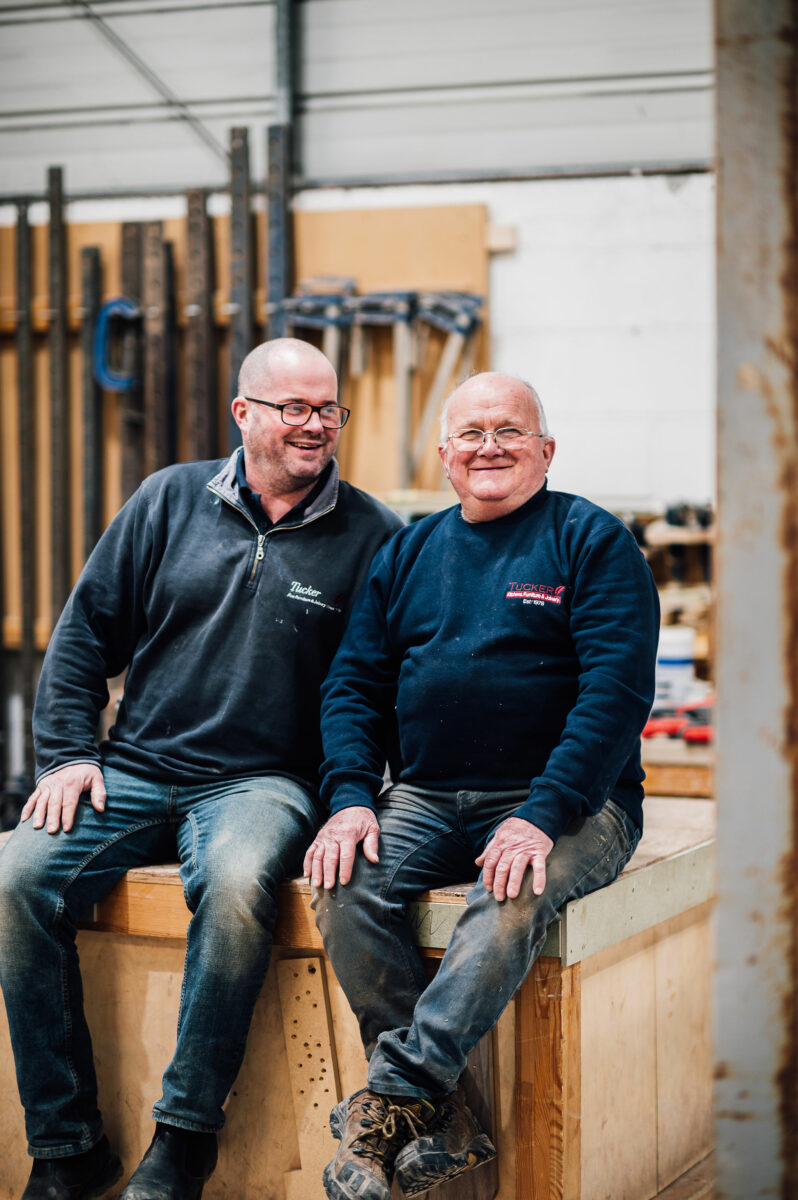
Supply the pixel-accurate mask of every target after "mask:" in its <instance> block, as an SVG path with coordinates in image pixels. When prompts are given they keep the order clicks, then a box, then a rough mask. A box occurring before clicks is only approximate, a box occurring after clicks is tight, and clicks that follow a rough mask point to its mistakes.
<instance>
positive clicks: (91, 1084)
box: [0, 768, 318, 1158]
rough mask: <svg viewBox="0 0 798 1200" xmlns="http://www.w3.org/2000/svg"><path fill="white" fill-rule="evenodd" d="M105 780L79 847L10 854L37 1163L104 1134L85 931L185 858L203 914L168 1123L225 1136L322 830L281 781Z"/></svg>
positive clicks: (167, 1079)
mask: <svg viewBox="0 0 798 1200" xmlns="http://www.w3.org/2000/svg"><path fill="white" fill-rule="evenodd" d="M104 776H105V786H106V789H107V792H108V799H107V803H106V809H105V812H103V813H97V812H95V811H94V809H93V808H92V806H91V804H90V803H89V799H88V796H82V797H81V801H80V804H79V806H78V812H77V814H76V817H75V823H74V826H73V828H72V830H71V831H70V832H69V833H64V832H63V830H62V831H60V832H59V833H56V834H50V833H47V832H46V830H44V829H34V828H33V824H32V821H26V822H25V823H24V824H20V825H19V826H18V827H17V828H16V830H15V831H14V833H13V835H12V836H11V838H10V839H9V840H8V842H7V844H6V846H5V848H4V849H3V851H2V853H0V986H2V990H3V994H4V997H5V1003H6V1010H7V1012H8V1022H9V1026H10V1030H11V1041H12V1045H13V1048H14V1058H15V1062H16V1068H17V1080H18V1084H19V1091H20V1097H21V1100H22V1103H23V1106H24V1108H25V1121H26V1130H27V1135H28V1149H29V1151H30V1153H31V1154H33V1155H34V1156H35V1157H37V1158H56V1157H59V1156H66V1155H72V1154H78V1153H80V1152H81V1151H83V1150H87V1149H89V1148H90V1147H91V1146H93V1145H94V1144H95V1143H96V1142H97V1141H98V1140H99V1138H100V1136H101V1133H102V1124H101V1119H100V1113H99V1110H98V1107H97V1081H96V1077H95V1073H94V1064H93V1059H92V1050H91V1041H90V1037H89V1030H88V1027H87V1025H86V1020H85V1017H84V1014H83V993H82V987H81V980H80V970H79V966H78V955H77V951H76V948H75V931H76V928H75V927H76V922H77V921H78V919H79V918H80V917H81V916H82V915H83V914H84V913H86V912H87V911H88V910H90V908H91V906H92V905H93V904H95V903H96V902H97V901H98V900H100V899H101V898H102V897H103V896H104V895H105V894H106V893H107V892H108V891H109V890H110V888H112V887H113V885H114V884H115V883H116V882H117V880H119V879H120V878H121V876H122V875H123V874H124V873H125V871H127V870H128V868H130V867H142V866H146V865H147V864H150V863H154V862H170V861H174V859H175V858H178V859H179V861H180V877H181V879H182V881H183V893H184V895H185V898H186V903H187V904H188V907H189V909H190V910H191V912H192V913H193V914H194V915H193V917H192V919H191V922H190V924H189V928H188V935H187V939H186V960H185V970H184V974H183V988H182V992H181V997H180V1013H179V1017H178V1025H177V1046H176V1049H175V1053H174V1057H173V1059H172V1061H171V1063H170V1064H169V1066H168V1067H167V1069H166V1073H165V1075H164V1077H163V1095H162V1097H161V1099H160V1100H159V1101H158V1103H157V1104H156V1106H155V1110H154V1113H153V1115H154V1117H155V1118H156V1120H159V1121H165V1122H167V1123H169V1124H171V1125H177V1126H180V1127H181V1128H183V1129H194V1130H200V1131H204V1132H211V1131H215V1130H217V1129H220V1128H221V1126H222V1125H223V1124H224V1114H223V1112H222V1104H223V1103H224V1100H225V1098H226V1096H227V1093H228V1091H229V1090H230V1088H231V1086H232V1084H233V1081H234V1079H235V1077H236V1075H237V1073H238V1070H239V1067H240V1066H241V1061H242V1059H243V1056H244V1048H245V1045H246V1040H247V1034H248V1032H249V1025H250V1021H251V1018H252V1011H253V1008H254V1006H255V1001H256V1000H257V997H258V993H259V991H260V988H261V985H262V984H263V980H264V978H265V976H266V971H267V968H268V965H269V957H270V953H271V946H272V932H273V928H274V919H275V901H276V894H277V887H278V885H279V883H280V882H281V881H282V880H283V879H284V878H285V877H286V876H287V875H290V874H298V873H299V872H300V870H301V863H302V855H303V852H304V850H305V847H306V846H307V844H308V842H309V841H310V840H311V839H312V837H313V834H314V832H315V829H316V826H317V824H318V811H317V808H316V805H315V803H314V800H313V798H312V796H311V795H310V794H309V793H308V792H306V791H305V790H304V789H303V788H302V787H300V786H299V784H297V783H295V782H293V781H292V780H289V779H284V778H282V777H279V776H273V775H272V776H257V777H251V778H247V779H238V780H234V781H230V780H227V781H225V782H218V783H205V784H202V785H200V786H191V787H184V786H170V785H169V784H161V783H153V782H151V781H149V780H144V779H139V778H137V777H135V776H133V775H129V774H127V773H125V772H122V771H118V770H113V769H111V768H106V769H105V771H104Z"/></svg>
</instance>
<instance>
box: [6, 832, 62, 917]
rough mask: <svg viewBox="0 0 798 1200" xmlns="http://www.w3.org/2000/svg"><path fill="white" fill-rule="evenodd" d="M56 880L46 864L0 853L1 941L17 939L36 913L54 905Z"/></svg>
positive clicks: (8, 847)
mask: <svg viewBox="0 0 798 1200" xmlns="http://www.w3.org/2000/svg"><path fill="white" fill-rule="evenodd" d="M52 889H53V879H52V875H51V873H50V872H48V871H47V869H46V865H45V864H43V863H40V862H39V861H38V860H37V859H35V858H33V859H31V858H30V857H28V856H23V855H19V854H15V853H12V852H10V843H9V845H8V846H7V847H6V849H5V850H4V851H3V853H2V854H0V938H4V937H6V936H9V937H13V936H14V934H15V932H17V933H18V932H19V930H20V929H21V927H22V926H23V925H24V924H25V921H26V918H27V917H29V916H30V914H31V913H33V912H35V911H36V910H41V909H42V908H43V907H44V906H46V905H48V904H51V903H52V901H51V896H52Z"/></svg>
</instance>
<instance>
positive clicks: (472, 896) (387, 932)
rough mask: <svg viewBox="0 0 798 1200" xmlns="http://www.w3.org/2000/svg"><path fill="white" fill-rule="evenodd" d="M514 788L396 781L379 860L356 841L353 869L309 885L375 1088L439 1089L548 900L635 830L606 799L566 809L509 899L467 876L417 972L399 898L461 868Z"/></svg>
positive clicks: (538, 933) (513, 987)
mask: <svg viewBox="0 0 798 1200" xmlns="http://www.w3.org/2000/svg"><path fill="white" fill-rule="evenodd" d="M527 795H528V793H527V792H467V791H461V792H438V791H429V790H426V789H421V788H413V787H409V786H408V785H405V784H397V785H396V786H395V787H393V788H391V790H390V791H389V792H386V793H385V794H384V796H383V797H382V798H381V799H380V802H379V805H378V813H377V815H378V817H379V820H380V846H379V856H380V861H379V863H377V864H372V863H370V862H368V860H367V859H366V858H365V857H364V856H363V854H362V853H358V855H357V859H356V864H355V870H354V873H353V876H352V880H351V881H350V883H348V884H347V885H346V886H345V887H342V886H341V885H340V884H337V885H336V886H335V887H334V888H332V889H331V890H330V891H323V890H322V889H318V890H317V891H316V892H315V894H314V901H313V903H314V907H315V910H316V923H317V925H318V927H319V930H320V931H321V934H322V937H323V939H324V945H325V949H326V951H327V954H328V955H329V957H330V960H331V962H332V965H333V968H334V970H335V973H336V975H337V976H338V980H339V982H340V983H341V986H342V987H343V989H344V992H345V993H346V996H347V999H348V1001H349V1003H350V1005H351V1007H352V1009H353V1011H354V1013H355V1015H356V1016H357V1018H358V1020H359V1022H360V1034H361V1037H362V1039H363V1045H364V1046H365V1049H366V1055H367V1057H368V1058H369V1073H368V1081H369V1084H368V1085H369V1087H370V1088H371V1089H372V1091H375V1092H380V1093H383V1094H387V1095H397V1096H399V1095H401V1096H426V1097H430V1096H436V1095H440V1094H442V1093H446V1092H451V1091H453V1090H454V1088H455V1087H456V1086H457V1081H458V1079H459V1078H460V1075H461V1074H462V1072H463V1069H464V1068H465V1062H466V1057H467V1055H468V1054H469V1052H470V1051H471V1050H472V1049H473V1047H474V1046H475V1045H476V1044H477V1042H478V1041H479V1039H480V1038H481V1037H482V1036H483V1035H484V1034H486V1033H487V1032H488V1030H490V1029H492V1028H493V1026H494V1025H495V1024H496V1022H497V1021H498V1019H499V1017H500V1016H501V1014H502V1012H503V1011H504V1009H505V1008H506V1007H507V1005H508V1004H509V1002H510V1000H511V999H512V997H513V996H514V994H515V992H516V991H517V990H518V988H519V987H520V986H521V984H522V983H523V981H524V979H525V978H526V976H527V974H528V972H529V970H530V968H531V966H532V964H533V962H534V961H535V959H536V958H537V956H538V954H540V951H541V949H542V948H543V945H544V942H545V940H546V932H547V930H548V927H549V926H550V925H551V924H552V922H554V921H558V920H559V919H560V917H559V910H560V909H561V908H562V906H563V904H565V903H566V901H568V900H572V899H576V898H578V897H580V896H584V895H586V894H587V893H588V892H592V891H594V890H595V889H596V888H600V887H603V886H604V885H605V884H607V883H610V882H612V880H613V879H615V877H616V876H617V875H618V873H619V872H620V871H621V870H622V869H623V867H624V866H625V864H626V863H627V862H628V861H629V859H630V858H631V856H632V854H633V852H634V849H635V847H636V845H637V843H638V841H639V839H640V832H639V830H638V828H637V826H636V825H635V823H634V822H633V821H632V820H631V818H630V817H629V816H627V814H626V813H625V811H624V810H623V809H622V808H620V807H619V806H618V805H616V804H615V803H613V801H611V800H610V801H608V802H607V804H606V805H605V806H604V808H603V809H602V810H601V812H600V813H598V814H597V815H596V816H590V817H583V818H580V819H579V820H577V821H575V822H574V823H573V824H572V825H571V826H570V827H569V828H568V829H567V830H566V832H565V833H564V834H563V835H562V836H561V837H560V838H558V840H557V842H556V843H555V846H554V849H553V850H552V852H551V854H550V855H549V857H548V860H547V864H546V887H545V890H544V892H543V894H542V895H541V896H535V895H534V894H533V891H532V871H531V870H528V871H527V872H526V875H525V877H524V882H523V885H522V890H521V894H520V895H519V896H518V898H517V899H516V900H509V899H508V900H504V901H502V902H501V903H499V902H498V901H497V900H495V899H494V897H493V894H492V893H491V892H488V891H486V889H485V887H484V885H483V883H482V878H481V876H480V878H479V880H478V882H477V883H476V885H475V887H474V888H473V889H472V890H471V891H470V892H469V894H468V899H467V907H466V909H465V912H464V913H463V915H462V916H461V917H460V919H459V921H458V922H457V925H456V927H455V930H454V933H453V935H452V939H451V941H450V943H449V946H448V948H447V950H446V953H445V954H444V956H443V959H442V960H441V965H440V969H439V971H438V973H437V975H436V976H435V978H434V979H433V980H432V982H431V983H429V984H428V983H427V978H426V975H425V972H424V968H423V964H422V960H421V958H420V956H419V953H418V950H417V948H416V945H415V942H414V940H413V936H412V934H411V932H410V928H409V926H408V924H407V922H406V920H405V911H406V908H407V905H408V903H409V901H410V900H412V899H413V898H414V897H415V896H417V895H418V893H419V892H422V891H425V890H426V889H427V888H430V887H434V886H444V885H446V884H451V883H460V882H462V881H463V880H468V879H472V878H473V877H474V874H475V870H476V868H475V866H474V859H475V858H476V857H477V856H478V855H479V854H480V853H481V851H482V850H483V848H484V847H485V845H486V844H487V842H488V841H489V840H490V838H491V836H492V834H493V832H494V831H495V830H496V828H497V827H498V825H500V824H501V822H502V821H503V820H505V819H506V818H507V817H510V816H513V814H514V813H515V811H516V809H517V808H518V807H519V805H520V804H521V803H522V802H523V801H524V800H525V799H526V797H527Z"/></svg>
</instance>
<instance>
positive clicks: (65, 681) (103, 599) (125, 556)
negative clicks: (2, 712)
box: [33, 488, 153, 781]
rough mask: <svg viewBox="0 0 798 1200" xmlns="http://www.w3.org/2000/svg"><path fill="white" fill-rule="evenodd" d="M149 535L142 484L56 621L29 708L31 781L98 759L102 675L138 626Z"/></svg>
mask: <svg viewBox="0 0 798 1200" xmlns="http://www.w3.org/2000/svg"><path fill="white" fill-rule="evenodd" d="M152 550H153V537H152V529H151V523H150V520H149V508H148V505H147V502H146V499H145V496H144V493H143V491H142V489H141V488H140V489H139V490H138V491H137V492H136V494H135V495H134V496H132V497H131V498H130V500H128V502H127V503H126V504H125V506H124V507H123V508H122V510H121V511H120V512H119V514H118V515H117V516H116V517H115V518H114V520H113V521H112V522H111V524H110V525H109V527H108V529H107V530H106V531H105V533H104V534H103V535H102V537H101V538H100V540H99V542H98V543H97V545H96V547H95V548H94V550H93V551H92V553H91V555H90V556H89V559H88V561H87V563H86V565H85V567H84V568H83V571H82V572H81V575H80V578H79V579H78V582H77V583H76V585H75V587H74V589H73V591H72V593H71V595H70V597H69V599H68V600H67V602H66V605H65V606H64V610H63V612H62V613H61V616H60V618H59V620H58V623H57V624H56V627H55V629H54V631H53V635H52V637H51V639H50V643H49V645H48V647H47V653H46V654H45V658H44V665H43V667H42V673H41V677H40V679H39V686H38V690H37V693H36V703H35V705H34V710H33V739H34V745H35V748H36V779H37V781H38V780H39V779H41V778H42V777H43V776H44V775H49V774H51V773H52V772H53V771H55V770H57V769H58V768H59V767H62V766H66V765H67V764H68V763H72V762H96V763H99V762H100V755H99V752H98V749H97V745H96V742H95V738H96V733H97V722H98V719H99V715H100V713H101V712H102V710H103V708H104V707H105V705H106V704H107V703H108V686H107V682H106V681H107V680H108V679H109V678H113V677H114V676H115V675H119V674H120V673H121V672H122V671H123V670H124V669H125V668H126V667H127V666H128V664H129V662H130V659H131V657H132V654H133V650H134V648H135V645H136V642H137V641H138V638H139V636H140V634H141V631H142V629H143V627H144V614H143V605H142V598H143V590H144V588H145V586H146V574H147V567H148V563H149V562H150V560H151V558H152Z"/></svg>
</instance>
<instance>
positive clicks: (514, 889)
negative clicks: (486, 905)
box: [476, 817, 554, 900]
mask: <svg viewBox="0 0 798 1200" xmlns="http://www.w3.org/2000/svg"><path fill="white" fill-rule="evenodd" d="M553 846H554V842H553V841H552V840H551V838H550V837H549V835H548V834H547V833H544V832H543V830H542V829H538V827H537V825H533V824H532V822H531V821H525V820H524V818H523V817H508V818H507V820H506V821H502V823H501V825H500V826H499V828H498V829H497V830H496V832H495V833H494V835H493V837H492V838H491V839H490V841H489V842H488V844H487V846H486V847H485V849H484V850H483V851H482V853H481V854H480V856H479V858H478V859H477V860H476V863H477V866H478V867H482V882H483V883H484V884H485V887H486V888H487V889H488V891H489V892H493V894H494V896H495V897H496V899H497V900H504V899H505V897H506V896H509V897H510V899H511V900H515V899H516V897H517V896H518V894H519V893H520V891H521V884H522V882H523V879H524V875H525V874H526V870H527V867H531V868H532V891H533V892H534V893H535V895H536V896H539V895H540V894H541V893H542V891H543V889H544V888H545V886H546V859H547V858H548V856H549V854H550V853H551V851H552V848H553Z"/></svg>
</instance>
